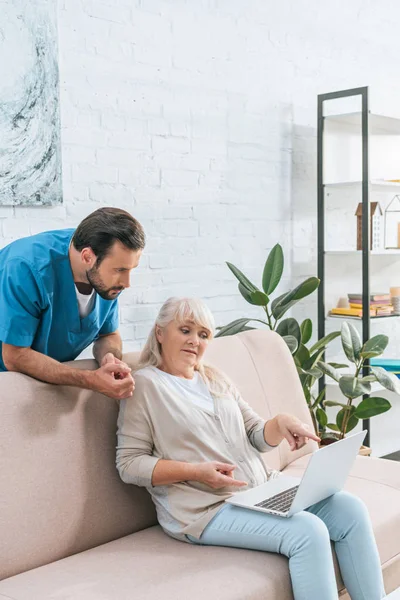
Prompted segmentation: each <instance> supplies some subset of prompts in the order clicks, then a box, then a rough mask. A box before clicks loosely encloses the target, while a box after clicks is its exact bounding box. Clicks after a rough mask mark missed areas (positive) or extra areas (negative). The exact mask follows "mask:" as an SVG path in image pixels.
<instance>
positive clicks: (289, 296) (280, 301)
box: [271, 277, 319, 319]
mask: <svg viewBox="0 0 400 600" xmlns="http://www.w3.org/2000/svg"><path fill="white" fill-rule="evenodd" d="M318 286H319V279H318V278H317V277H309V278H308V279H306V280H305V281H303V282H302V283H300V284H299V285H298V286H297V287H295V288H294V289H293V290H291V291H290V292H287V293H286V294H282V295H281V296H279V297H278V298H275V300H274V301H273V302H272V304H271V310H272V314H273V316H274V317H275V319H280V318H281V317H282V316H283V315H284V314H285V312H286V311H287V310H289V308H291V307H292V306H293V305H294V304H296V302H298V301H299V300H301V299H302V298H305V297H306V296H309V295H310V294H312V293H313V292H314V291H315V290H316V289H317V287H318Z"/></svg>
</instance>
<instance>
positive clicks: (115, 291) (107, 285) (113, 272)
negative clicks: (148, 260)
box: [86, 241, 142, 300]
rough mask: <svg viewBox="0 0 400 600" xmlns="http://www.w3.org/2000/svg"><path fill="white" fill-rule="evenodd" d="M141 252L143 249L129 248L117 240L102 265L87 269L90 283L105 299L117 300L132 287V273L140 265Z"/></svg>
mask: <svg viewBox="0 0 400 600" xmlns="http://www.w3.org/2000/svg"><path fill="white" fill-rule="evenodd" d="M141 254H142V250H129V249H128V248H126V246H124V245H123V244H121V243H120V242H118V241H117V242H115V243H114V245H113V246H112V247H111V249H110V251H109V252H108V254H107V255H106V256H105V257H104V258H103V260H102V261H101V263H100V265H99V266H96V265H94V266H93V267H92V268H91V269H89V270H88V271H86V276H87V278H88V281H89V283H90V284H91V286H92V287H93V288H94V290H95V291H96V292H97V293H98V294H99V296H101V298H104V300H115V298H117V297H118V296H119V294H120V293H121V292H122V290H124V289H125V288H128V287H130V274H131V271H132V270H133V269H136V267H137V266H138V264H139V260H140V257H141Z"/></svg>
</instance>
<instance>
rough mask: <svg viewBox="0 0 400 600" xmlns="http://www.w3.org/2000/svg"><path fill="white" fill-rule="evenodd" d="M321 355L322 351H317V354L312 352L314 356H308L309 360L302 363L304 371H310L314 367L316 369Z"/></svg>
mask: <svg viewBox="0 0 400 600" xmlns="http://www.w3.org/2000/svg"><path fill="white" fill-rule="evenodd" d="M323 353H324V351H323V350H319V351H317V352H314V354H313V355H312V356H310V358H309V360H307V361H306V362H305V363H304V365H303V367H304V369H312V368H314V367H315V366H316V367H318V362H319V361H320V359H321V357H322V355H323Z"/></svg>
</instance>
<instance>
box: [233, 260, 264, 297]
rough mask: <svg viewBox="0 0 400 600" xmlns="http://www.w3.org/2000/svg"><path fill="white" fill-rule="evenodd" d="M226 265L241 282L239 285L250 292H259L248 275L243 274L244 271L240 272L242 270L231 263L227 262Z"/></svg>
mask: <svg viewBox="0 0 400 600" xmlns="http://www.w3.org/2000/svg"><path fill="white" fill-rule="evenodd" d="M226 264H227V265H228V267H229V268H230V270H231V271H232V273H233V274H234V276H235V277H236V279H237V280H238V281H239V283H241V284H242V285H243V286H244V287H245V288H246V289H247V290H248V291H249V292H257V291H259V290H258V287H257V286H255V285H254V283H251V281H250V279H248V278H247V277H246V275H244V273H242V271H240V269H238V268H237V267H235V265H233V264H232V263H230V262H227V263H226Z"/></svg>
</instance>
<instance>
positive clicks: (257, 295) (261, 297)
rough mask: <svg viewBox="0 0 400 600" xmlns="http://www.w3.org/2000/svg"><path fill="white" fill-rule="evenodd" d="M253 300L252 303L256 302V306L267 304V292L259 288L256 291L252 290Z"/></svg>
mask: <svg viewBox="0 0 400 600" xmlns="http://www.w3.org/2000/svg"><path fill="white" fill-rule="evenodd" d="M251 300H252V304H255V305H256V306H267V304H268V302H269V298H268V296H267V294H264V292H260V291H258V290H257V291H256V292H251Z"/></svg>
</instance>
